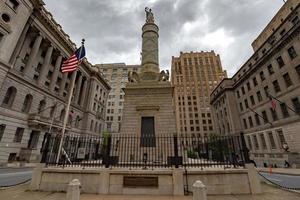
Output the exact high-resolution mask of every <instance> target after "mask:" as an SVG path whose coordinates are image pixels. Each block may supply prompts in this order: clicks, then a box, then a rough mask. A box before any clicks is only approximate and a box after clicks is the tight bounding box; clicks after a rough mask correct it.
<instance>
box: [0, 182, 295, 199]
mask: <svg viewBox="0 0 300 200" xmlns="http://www.w3.org/2000/svg"><path fill="white" fill-rule="evenodd" d="M28 186H29V184H28V183H27V184H23V185H19V186H16V187H11V188H7V189H1V190H0V197H1V200H2V199H3V200H65V198H66V193H54V192H32V191H29V190H28ZM262 187H263V194H259V195H212V196H208V200H298V199H299V200H300V194H297V193H294V192H289V191H284V190H281V189H278V188H275V187H272V186H269V185H266V184H262ZM80 199H81V200H139V199H142V200H188V199H192V196H146V195H94V194H82V195H81V198H80Z"/></svg>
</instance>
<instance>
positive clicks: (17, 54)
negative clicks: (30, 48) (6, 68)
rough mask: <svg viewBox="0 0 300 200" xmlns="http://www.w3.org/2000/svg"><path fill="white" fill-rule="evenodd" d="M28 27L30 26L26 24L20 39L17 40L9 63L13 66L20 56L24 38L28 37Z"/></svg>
mask: <svg viewBox="0 0 300 200" xmlns="http://www.w3.org/2000/svg"><path fill="white" fill-rule="evenodd" d="M29 27H30V24H29V23H27V24H26V25H25V27H24V29H23V31H22V34H21V37H20V38H19V41H18V44H17V46H16V48H15V50H14V52H13V54H12V57H11V58H10V63H12V64H13V66H14V65H15V64H16V60H17V58H18V56H19V55H20V52H21V50H22V47H23V45H24V42H25V39H26V36H28V30H29Z"/></svg>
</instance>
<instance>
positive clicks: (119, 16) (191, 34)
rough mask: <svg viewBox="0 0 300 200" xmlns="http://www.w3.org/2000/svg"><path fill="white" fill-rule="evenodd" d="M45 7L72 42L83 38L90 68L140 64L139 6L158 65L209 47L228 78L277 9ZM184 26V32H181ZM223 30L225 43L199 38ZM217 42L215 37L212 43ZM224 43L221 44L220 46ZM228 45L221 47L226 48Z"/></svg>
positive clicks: (116, 1)
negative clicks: (151, 31)
mask: <svg viewBox="0 0 300 200" xmlns="http://www.w3.org/2000/svg"><path fill="white" fill-rule="evenodd" d="M45 3H46V8H48V9H49V11H50V12H51V13H52V14H53V16H54V18H55V19H56V21H57V22H58V23H60V24H61V25H62V27H63V29H64V31H65V32H66V33H68V34H69V35H70V36H71V38H72V40H73V41H74V42H76V43H77V44H79V43H80V40H81V38H82V37H84V38H85V39H86V49H87V57H88V59H89V61H90V62H92V63H93V64H96V63H104V62H126V63H127V64H139V62H140V54H139V51H140V49H141V28H142V25H143V23H144V20H145V16H144V15H145V13H144V7H146V6H149V7H151V8H152V9H153V12H154V15H155V20H156V22H157V24H158V25H159V27H160V40H159V42H160V63H161V66H162V68H164V69H166V68H170V64H171V57H172V56H178V55H179V52H180V51H201V50H211V49H214V50H215V52H216V53H218V54H220V55H221V59H222V64H223V66H224V67H225V69H227V70H228V72H229V73H228V74H229V75H232V74H233V73H234V72H235V71H236V70H237V68H238V67H240V65H241V64H243V62H245V61H246V60H247V59H248V57H249V56H250V55H251V54H252V49H251V42H252V41H253V40H254V39H255V37H256V36H257V35H258V34H259V33H260V32H261V30H262V29H263V28H264V26H265V25H266V24H267V23H268V21H269V20H270V19H271V17H272V16H273V15H274V14H275V13H276V12H277V10H278V9H279V7H280V6H281V5H282V2H281V1H267V0H251V1H249V0H201V1H200V0H156V1H154V0H152V1H144V0H126V1H124V0H113V1H112V0H84V1H82V0H63V1H62V0H51V1H50V0H48V1H47V0H46V1H45ZM184 27H188V28H184ZM219 30H223V32H224V34H225V36H226V37H225V36H224V37H225V38H223V39H224V40H229V39H231V40H230V41H232V42H231V43H229V44H227V43H226V41H221V42H220V44H218V45H216V46H212V45H209V44H207V41H205V40H204V39H203V38H206V36H209V35H210V34H213V33H214V32H216V31H219ZM218 39H219V40H220V38H216V40H218ZM223 43H224V44H223ZM225 44H226V45H228V46H226V45H225Z"/></svg>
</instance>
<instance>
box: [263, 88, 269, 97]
mask: <svg viewBox="0 0 300 200" xmlns="http://www.w3.org/2000/svg"><path fill="white" fill-rule="evenodd" d="M264 91H265V95H266V97H269V87H268V86H265V87H264Z"/></svg>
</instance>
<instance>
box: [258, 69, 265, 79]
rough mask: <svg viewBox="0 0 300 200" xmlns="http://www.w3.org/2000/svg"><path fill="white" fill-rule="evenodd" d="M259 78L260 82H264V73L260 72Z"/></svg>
mask: <svg viewBox="0 0 300 200" xmlns="http://www.w3.org/2000/svg"><path fill="white" fill-rule="evenodd" d="M259 76H260V79H261V81H264V80H265V79H266V77H265V74H264V71H261V72H260V73H259Z"/></svg>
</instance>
